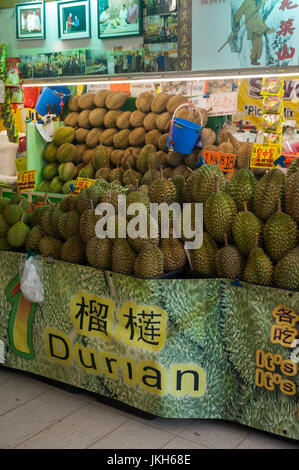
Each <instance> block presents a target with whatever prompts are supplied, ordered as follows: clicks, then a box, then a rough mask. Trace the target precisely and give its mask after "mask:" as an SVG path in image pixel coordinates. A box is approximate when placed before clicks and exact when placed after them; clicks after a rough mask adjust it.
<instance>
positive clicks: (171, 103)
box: [166, 95, 187, 114]
mask: <svg viewBox="0 0 299 470" xmlns="http://www.w3.org/2000/svg"><path fill="white" fill-rule="evenodd" d="M186 103H187V98H185V96H183V95H173V96H170V97H169V100H168V101H167V104H166V109H167V111H168V112H169V113H170V114H173V113H174V112H175V110H176V109H177V108H178V107H179V106H181V105H182V104H186Z"/></svg>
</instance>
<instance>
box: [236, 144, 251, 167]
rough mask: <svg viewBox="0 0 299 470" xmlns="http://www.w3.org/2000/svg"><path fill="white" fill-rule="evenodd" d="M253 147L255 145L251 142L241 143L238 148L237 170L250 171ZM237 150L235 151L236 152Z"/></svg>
mask: <svg viewBox="0 0 299 470" xmlns="http://www.w3.org/2000/svg"><path fill="white" fill-rule="evenodd" d="M252 145H253V144H250V143H249V142H239V146H238V147H236V148H237V150H238V153H237V159H236V166H237V168H239V169H245V170H249V168H250V159H251V151H252ZM236 148H235V149H234V150H236Z"/></svg>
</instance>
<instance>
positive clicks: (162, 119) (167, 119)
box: [156, 111, 172, 137]
mask: <svg viewBox="0 0 299 470" xmlns="http://www.w3.org/2000/svg"><path fill="white" fill-rule="evenodd" d="M171 118H172V115H171V114H170V113H168V112H167V111H165V112H164V113H162V114H158V115H157V118H156V126H157V129H159V131H161V132H163V133H164V132H169V130H170V124H171ZM160 137H161V136H160Z"/></svg>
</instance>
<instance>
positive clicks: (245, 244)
mask: <svg viewBox="0 0 299 470" xmlns="http://www.w3.org/2000/svg"><path fill="white" fill-rule="evenodd" d="M243 206H244V209H243V211H241V212H238V214H237V216H236V217H235V218H234V220H233V223H232V233H233V237H234V241H235V244H236V246H237V248H238V249H239V250H240V251H241V253H242V254H244V255H248V254H249V253H250V251H251V250H252V248H253V246H254V241H255V234H256V233H258V234H259V243H260V244H261V243H262V234H263V222H262V221H261V220H260V219H259V218H258V217H257V216H256V215H255V214H254V213H253V212H250V211H249V210H248V209H247V203H246V202H244V204H243Z"/></svg>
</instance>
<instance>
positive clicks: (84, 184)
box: [71, 178, 95, 196]
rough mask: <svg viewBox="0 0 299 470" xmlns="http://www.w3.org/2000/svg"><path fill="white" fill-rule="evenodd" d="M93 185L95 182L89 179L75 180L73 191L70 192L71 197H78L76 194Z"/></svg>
mask: <svg viewBox="0 0 299 470" xmlns="http://www.w3.org/2000/svg"><path fill="white" fill-rule="evenodd" d="M94 183H95V180H93V179H89V178H77V179H76V185H75V189H74V191H72V192H71V194H72V196H78V194H79V193H80V192H81V191H82V190H83V189H86V188H90V187H91V186H93V185H94Z"/></svg>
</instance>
